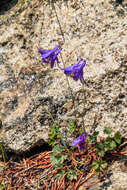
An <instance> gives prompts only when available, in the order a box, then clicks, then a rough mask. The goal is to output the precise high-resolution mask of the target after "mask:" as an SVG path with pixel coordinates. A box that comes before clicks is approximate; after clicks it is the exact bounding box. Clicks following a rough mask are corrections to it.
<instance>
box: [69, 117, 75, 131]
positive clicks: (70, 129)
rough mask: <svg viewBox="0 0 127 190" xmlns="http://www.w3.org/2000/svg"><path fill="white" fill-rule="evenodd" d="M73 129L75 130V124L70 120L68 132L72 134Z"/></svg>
mask: <svg viewBox="0 0 127 190" xmlns="http://www.w3.org/2000/svg"><path fill="white" fill-rule="evenodd" d="M75 128H76V125H75V122H74V121H73V120H72V119H71V120H70V122H69V131H70V133H74V131H75Z"/></svg>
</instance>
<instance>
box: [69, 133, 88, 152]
mask: <svg viewBox="0 0 127 190" xmlns="http://www.w3.org/2000/svg"><path fill="white" fill-rule="evenodd" d="M86 136H87V133H85V132H83V133H82V134H81V135H80V136H79V137H77V138H76V139H74V140H73V142H72V144H71V145H72V146H76V145H77V144H78V149H79V151H81V150H83V149H84V141H85V138H86Z"/></svg>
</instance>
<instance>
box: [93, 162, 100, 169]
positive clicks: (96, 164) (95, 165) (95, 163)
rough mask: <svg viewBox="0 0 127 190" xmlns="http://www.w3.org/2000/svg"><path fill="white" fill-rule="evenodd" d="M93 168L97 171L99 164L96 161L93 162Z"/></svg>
mask: <svg viewBox="0 0 127 190" xmlns="http://www.w3.org/2000/svg"><path fill="white" fill-rule="evenodd" d="M92 168H93V169H94V170H95V171H96V170H97V169H98V168H99V164H98V163H97V162H96V161H94V162H93V163H92Z"/></svg>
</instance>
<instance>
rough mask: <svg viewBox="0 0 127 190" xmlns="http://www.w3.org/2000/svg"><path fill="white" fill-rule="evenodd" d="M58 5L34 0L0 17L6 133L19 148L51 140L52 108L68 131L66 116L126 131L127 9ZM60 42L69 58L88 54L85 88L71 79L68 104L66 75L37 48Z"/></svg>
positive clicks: (0, 89)
mask: <svg viewBox="0 0 127 190" xmlns="http://www.w3.org/2000/svg"><path fill="white" fill-rule="evenodd" d="M55 8H56V9H55V10H54V8H53V7H52V5H48V4H46V3H45V4H42V3H41V2H39V1H32V2H28V4H27V5H26V7H25V8H24V9H19V10H18V9H17V13H16V15H14V14H12V12H14V10H13V9H12V10H11V11H10V12H9V13H8V14H10V17H8V18H5V17H2V16H3V15H2V16H1V21H0V22H1V23H0V26H1V27H0V70H1V71H0V73H1V75H0V110H1V111H0V119H1V123H2V127H1V138H3V142H4V143H5V145H6V147H8V149H10V150H13V151H15V152H25V151H27V150H29V149H30V148H31V147H33V146H35V145H36V144H43V142H44V141H47V137H48V126H49V124H51V123H52V121H51V119H50V118H49V115H48V114H47V109H48V111H50V112H51V114H52V115H53V117H54V119H57V120H58V121H59V122H62V125H61V126H63V130H64V131H65V133H66V132H67V130H66V128H67V126H66V122H65V120H68V119H69V118H70V117H73V118H75V117H76V119H77V120H78V121H79V123H81V122H82V119H81V118H82V117H81V116H83V117H84V121H85V127H86V128H87V129H88V130H89V131H90V130H91V129H93V128H94V129H95V128H97V130H99V131H100V133H101V132H102V131H103V128H104V126H107V125H108V126H109V125H110V126H112V127H113V128H114V129H115V130H120V131H121V132H122V134H124V135H126V134H127V129H126V126H127V96H126V95H127V41H126V39H127V22H126V20H127V15H126V10H125V9H123V7H122V6H121V5H119V8H118V7H116V8H115V6H114V5H113V4H112V3H111V2H110V3H108V2H105V1H101V0H99V1H97V2H94V1H90V2H88V1H85V2H83V3H82V2H80V1H77V2H75V1H72V2H70V1H68V2H60V1H58V2H56V4H55ZM120 8H121V10H122V11H123V12H122V15H119V14H118V13H119V11H120V10H119V9H120ZM56 12H57V15H58V19H59V21H60V23H61V27H62V30H63V33H64V38H65V41H63V38H62V35H61V31H60V27H59V23H58V22H57V17H56ZM6 14H7V12H4V16H5V15H6ZM3 18H4V19H3ZM58 43H59V44H61V46H62V48H63V53H62V56H63V59H64V62H65V64H66V65H69V64H73V63H75V62H76V61H77V59H78V58H80V57H81V58H84V59H86V60H87V65H86V67H85V70H84V78H85V81H86V83H87V86H85V91H84V94H83V92H82V90H81V88H82V86H81V84H80V82H77V83H76V82H75V81H73V80H72V79H69V82H70V86H71V88H72V91H73V92H72V93H73V96H74V98H75V104H74V105H72V104H71V107H69V108H68V105H70V102H72V98H71V96H70V91H69V90H68V85H67V80H66V77H65V76H64V74H63V73H62V72H61V71H59V69H58V68H57V67H55V69H53V70H51V69H50V68H49V65H44V64H42V63H41V58H40V55H38V47H40V48H45V49H46V48H52V47H54V46H55V45H57V44H58ZM61 64H62V63H61ZM84 97H85V100H84ZM84 101H85V103H84ZM75 110H76V111H75ZM66 135H67V134H66ZM66 135H65V136H66Z"/></svg>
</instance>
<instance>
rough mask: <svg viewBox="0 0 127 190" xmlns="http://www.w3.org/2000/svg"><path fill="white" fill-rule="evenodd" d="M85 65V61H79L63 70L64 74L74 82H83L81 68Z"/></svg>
mask: <svg viewBox="0 0 127 190" xmlns="http://www.w3.org/2000/svg"><path fill="white" fill-rule="evenodd" d="M85 64H86V61H85V60H82V59H80V60H79V61H78V62H77V63H76V64H74V65H72V66H69V67H66V68H64V74H66V75H69V76H71V77H73V79H74V80H75V81H77V80H78V79H80V81H81V82H83V81H84V78H83V68H84V66H85Z"/></svg>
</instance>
